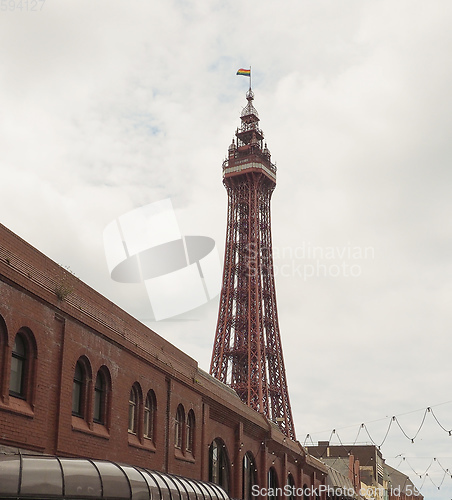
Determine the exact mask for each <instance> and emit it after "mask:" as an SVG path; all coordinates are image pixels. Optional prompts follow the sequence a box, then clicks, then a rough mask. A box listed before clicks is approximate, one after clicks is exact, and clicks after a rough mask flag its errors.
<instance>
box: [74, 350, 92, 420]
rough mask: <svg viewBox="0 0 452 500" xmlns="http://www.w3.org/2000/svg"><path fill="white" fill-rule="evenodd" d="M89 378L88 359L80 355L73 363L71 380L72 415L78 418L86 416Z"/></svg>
mask: <svg viewBox="0 0 452 500" xmlns="http://www.w3.org/2000/svg"><path fill="white" fill-rule="evenodd" d="M90 379H91V368H90V365H89V361H88V360H87V359H86V358H85V357H84V356H82V357H81V358H79V360H78V361H77V363H76V364H75V370H74V378H73V381H72V415H74V416H76V417H80V418H85V419H86V417H87V406H88V404H87V403H88V383H89V381H90Z"/></svg>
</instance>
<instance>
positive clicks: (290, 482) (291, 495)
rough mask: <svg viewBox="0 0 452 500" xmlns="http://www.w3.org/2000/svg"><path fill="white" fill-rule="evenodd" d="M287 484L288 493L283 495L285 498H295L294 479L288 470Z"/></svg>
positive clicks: (288, 499)
mask: <svg viewBox="0 0 452 500" xmlns="http://www.w3.org/2000/svg"><path fill="white" fill-rule="evenodd" d="M287 486H289V491H288V493H289V494H288V495H284V498H285V500H295V498H296V497H295V491H296V488H295V480H294V478H293V476H292V474H291V473H290V472H289V474H288V476H287Z"/></svg>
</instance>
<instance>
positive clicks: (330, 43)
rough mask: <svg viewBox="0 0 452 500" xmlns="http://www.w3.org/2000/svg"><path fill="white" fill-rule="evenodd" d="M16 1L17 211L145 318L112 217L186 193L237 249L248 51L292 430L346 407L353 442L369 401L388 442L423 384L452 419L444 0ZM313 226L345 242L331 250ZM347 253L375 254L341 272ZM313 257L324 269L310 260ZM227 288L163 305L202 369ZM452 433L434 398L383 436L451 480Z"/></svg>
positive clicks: (387, 453)
mask: <svg viewBox="0 0 452 500" xmlns="http://www.w3.org/2000/svg"><path fill="white" fill-rule="evenodd" d="M4 4H7V6H8V10H7V11H3V10H2V11H0V221H1V223H3V224H4V225H6V226H7V227H8V228H10V229H11V230H13V231H14V232H15V233H17V234H18V235H20V236H21V237H23V238H24V239H25V240H27V241H28V242H30V243H31V244H32V245H34V246H35V247H37V248H38V249H39V250H41V251H42V252H44V253H45V254H47V255H48V256H49V257H51V258H52V259H54V260H55V261H56V262H58V263H59V264H61V265H64V266H69V267H70V268H71V269H72V271H73V272H74V273H75V274H76V275H77V276H78V277H79V278H81V279H82V280H83V281H85V282H86V283H88V284H89V285H91V286H92V287H94V288H95V289H96V290H98V291H99V292H101V293H102V294H104V295H105V296H106V297H108V298H110V299H111V300H113V301H114V302H116V303H117V304H118V305H119V306H121V307H122V308H124V309H125V310H127V311H129V312H130V313H131V314H133V315H134V316H136V317H138V318H139V319H141V320H142V321H145V322H146V321H147V320H148V319H149V317H150V315H149V306H148V302H147V298H146V295H145V293H144V289H143V288H142V287H141V286H140V285H133V284H132V285H121V284H118V283H115V282H113V281H112V280H111V279H110V277H109V273H108V269H107V266H106V262H105V256H104V250H103V244H102V232H103V229H104V227H105V226H106V225H107V224H108V223H109V222H110V221H111V220H113V219H114V218H116V217H118V216H119V215H121V214H123V213H125V212H127V211H129V210H132V209H134V208H137V207H140V206H143V205H146V204H148V203H151V202H153V201H157V200H160V199H164V198H168V197H170V198H171V200H172V202H173V205H174V207H175V209H176V212H177V216H178V218H179V222H180V225H181V229H182V231H183V232H184V233H185V234H201V235H206V236H211V237H212V238H214V239H215V241H216V242H217V246H218V248H219V249H220V252H221V253H222V247H223V244H224V235H225V221H226V206H227V200H226V193H225V190H224V188H223V186H222V183H221V163H222V160H223V159H224V156H225V154H226V152H227V147H228V145H229V143H230V142H231V139H232V137H233V133H234V131H235V128H236V127H237V126H238V125H239V123H240V120H239V116H240V111H241V108H242V107H243V106H244V105H245V103H246V101H245V92H246V89H247V84H248V80H247V79H246V78H244V77H239V76H235V72H236V71H237V69H238V68H240V67H245V68H246V67H249V66H250V65H251V66H252V68H253V89H254V91H255V96H256V99H255V105H256V108H257V109H258V111H259V114H260V117H261V126H262V128H263V130H264V132H265V134H266V139H267V140H268V145H269V148H270V150H271V152H272V158H273V160H274V161H276V162H277V166H278V185H277V189H276V191H275V194H274V197H273V200H272V224H273V242H274V246H275V249H276V252H277V255H276V257H277V258H276V259H275V266H276V269H277V271H278V272H279V274H278V276H277V294H278V307H279V316H280V326H281V331H282V337H283V345H284V349H285V362H286V369H287V376H288V381H289V386H290V394H291V400H292V409H293V412H294V417H295V425H296V428H297V434H298V439H299V440H300V441H301V442H304V441H305V436H306V434H308V433H309V434H310V435H311V436H312V439H313V440H314V441H317V440H327V439H328V438H329V437H330V434H331V431H332V429H336V430H337V433H336V434H333V435H332V438H331V441H332V443H334V444H338V443H339V441H338V437H337V435H339V438H340V439H341V441H342V442H347V443H353V442H354V441H355V439H356V435H357V432H358V430H359V425H360V424H361V423H363V422H364V423H366V424H368V428H369V430H370V432H371V434H372V437H373V438H374V439H375V441H377V442H381V441H382V439H383V437H384V434H385V432H386V428H387V426H388V423H389V419H390V417H391V416H392V415H398V416H399V419H400V422H401V424H402V425H403V427H404V429H405V431H406V432H407V434H409V435H413V434H415V433H416V431H417V429H418V427H419V425H420V423H421V420H422V417H423V414H424V410H425V409H426V408H427V407H429V406H432V407H433V408H434V411H435V414H436V416H437V417H438V419H439V420H440V422H441V423H442V424H443V425H444V427H446V428H447V429H451V428H452V411H451V410H452V393H451V385H450V377H451V368H450V352H451V347H452V340H451V335H450V333H451V332H450V329H451V325H452V317H451V310H452V308H451V295H452V286H451V277H452V255H451V248H452V223H451V221H452V217H451V215H452V196H451V187H452V169H451V163H452V145H451V141H450V136H451V129H452V127H451V125H452V123H451V122H452V98H451V89H452V57H451V56H452V30H451V29H450V26H451V21H452V3H451V2H450V1H448V0H432V1H429V2H426V1H418V0H410V1H408V0H406V1H398V0H374V1H372V2H369V1H363V0H361V1H354V0H343V1H337V0H329V1H327V0H325V1H323V0H317V1H315V2H314V1H308V0H297V1H295V0H293V1H285V0H283V1H281V2H272V1H270V0H260V1H256V0H247V1H246V2H238V1H229V2H227V1H220V0H210V1H207V0H204V1H202V0H197V1H196V0H193V1H175V0H165V1H163V0H162V1H152V2H150V1H147V2H146V1H144V0H122V1H119V0H108V1H107V0H94V1H93V0H91V1H87V0H46V2H45V3H44V2H38V3H37V7H38V10H39V9H40V11H39V12H30V11H28V12H27V11H26V9H25V5H26V4H25V2H23V8H22V10H19V0H15V1H14V0H11V2H7V3H6V2H4V3H2V6H4ZM28 4H29V8H30V7H31V2H30V0H29V2H28ZM13 7H14V9H13ZM314 247H317V248H320V249H323V250H324V251H325V252H327V250H328V249H330V250H329V251H330V253H331V247H333V248H334V249H335V250H334V255H333V256H332V257H333V258H331V259H327V258H326V255H324V257H325V258H324V259H323V260H321V261H320V262H319V263H317V259H316V258H314V259H313V258H310V256H309V255H308V249H311V251H312V249H313V248H314ZM369 248H370V249H372V251H371V253H368V254H367V255H366V258H361V259H358V258H352V257H351V256H348V251H349V249H353V252H355V251H357V250H360V249H361V250H362V251H363V252H364V250H365V249H369ZM303 249H304V252H305V254H304V255H303ZM344 250H345V251H346V252H347V256H346V257H341V256H340V252H343V251H344ZM317 251H319V250H317ZM356 256H357V254H356V253H354V254H353V257H356ZM344 263H345V264H346V265H348V266H351V265H354V266H358V267H355V268H354V272H355V274H358V273H359V276H354V277H353V276H345V275H344V273H343V272H341V273H340V275H339V276H335V274H337V267H334V266H342V265H343V264H344ZM317 264H320V265H326V266H327V274H328V275H327V276H325V275H324V268H319V269H320V275H319V276H313V277H309V278H307V277H306V276H305V275H304V274H303V270H304V269H306V268H305V267H304V266H306V265H314V266H317ZM331 266H333V267H332V268H331ZM331 269H332V271H331V272H330V270H331ZM331 274H334V276H333V275H331ZM216 309H217V300H215V301H212V302H211V303H210V304H209V306H208V307H205V308H204V309H203V310H202V311H198V312H197V313H196V314H194V317H193V318H192V319H193V320H192V321H187V320H186V319H187V318H185V320H184V318H183V319H182V320H181V319H179V321H166V322H159V323H155V322H153V323H150V326H151V327H152V328H153V329H154V330H155V331H157V332H158V333H160V334H161V335H163V336H164V337H165V338H167V339H169V340H170V341H171V342H173V343H175V344H176V345H177V346H179V347H180V348H181V349H183V350H184V351H186V352H187V353H188V354H190V355H191V356H192V357H194V358H195V359H197V360H198V362H199V365H200V367H201V368H203V369H205V370H208V368H209V362H210V354H211V345H212V341H213V337H214V330H215V322H216ZM148 323H149V321H148ZM443 403H446V404H443ZM436 405H438V406H436ZM366 440H367V441H369V438H368V437H366V435H365V434H364V433H363V432H361V433H360V435H359V438H358V441H359V442H365V441H366ZM309 442H310V441H309ZM451 445H452V437H449V435H448V433H447V432H444V431H443V430H441V428H440V427H439V426H438V425H437V424H436V422H435V420H434V418H432V416H431V414H428V415H427V417H426V420H425V426H424V427H423V429H422V430H421V432H420V433H419V435H418V437H417V439H416V440H415V442H414V443H411V442H410V441H409V440H407V439H406V438H405V437H403V434H402V433H401V431H400V430H399V429H398V427H397V426H396V425H395V423H394V425H393V428H392V429H391V431H390V433H389V436H388V438H387V440H386V442H385V444H384V445H383V447H382V451H383V455H384V457H385V458H386V459H387V461H388V463H390V464H391V465H393V466H396V467H397V466H398V467H399V468H400V470H402V471H404V472H406V473H408V474H410V476H411V478H412V479H413V481H414V482H415V484H416V485H417V486H420V485H421V484H424V486H423V488H422V492H423V494H424V495H425V497H426V498H429V499H436V498H438V499H439V498H450V496H451V494H452V478H451V476H450V473H447V474H446V473H445V472H444V470H443V469H448V470H452V449H451V448H452V446H451ZM397 456H398V457H397ZM395 457H397V458H395ZM403 457H406V460H404V461H403V460H402V458H403ZM434 458H435V459H437V460H433V459H434ZM431 462H433V464H432V466H431V467H430V469H429V470H428V476H426V475H423V473H424V472H425V470H426V469H427V467H428V466H429V464H430V463H431ZM438 462H439V463H438ZM439 464H441V466H442V467H443V469H442V468H441V467H440V465H439ZM413 469H414V470H415V471H416V472H417V473H418V475H419V474H420V475H422V477H416V474H415V473H414V471H413ZM442 481H443V482H442ZM441 482H442V484H441ZM440 484H441V489H440V490H438V488H437V487H438V486H439V485H440Z"/></svg>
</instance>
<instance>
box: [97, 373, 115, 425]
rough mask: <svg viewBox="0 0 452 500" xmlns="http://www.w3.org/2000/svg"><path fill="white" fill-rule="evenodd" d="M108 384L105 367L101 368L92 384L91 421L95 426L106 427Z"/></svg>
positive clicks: (109, 381) (108, 378)
mask: <svg viewBox="0 0 452 500" xmlns="http://www.w3.org/2000/svg"><path fill="white" fill-rule="evenodd" d="M110 384H111V379H110V372H109V371H108V368H107V367H106V366H102V367H101V368H100V369H99V371H98V372H97V376H96V383H95V384H94V409H93V420H94V422H96V423H97V424H102V425H107V419H108V400H109V391H110Z"/></svg>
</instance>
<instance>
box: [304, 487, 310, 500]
mask: <svg viewBox="0 0 452 500" xmlns="http://www.w3.org/2000/svg"><path fill="white" fill-rule="evenodd" d="M309 497H310V495H309V487H308V485H307V484H306V483H305V484H303V500H309Z"/></svg>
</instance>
